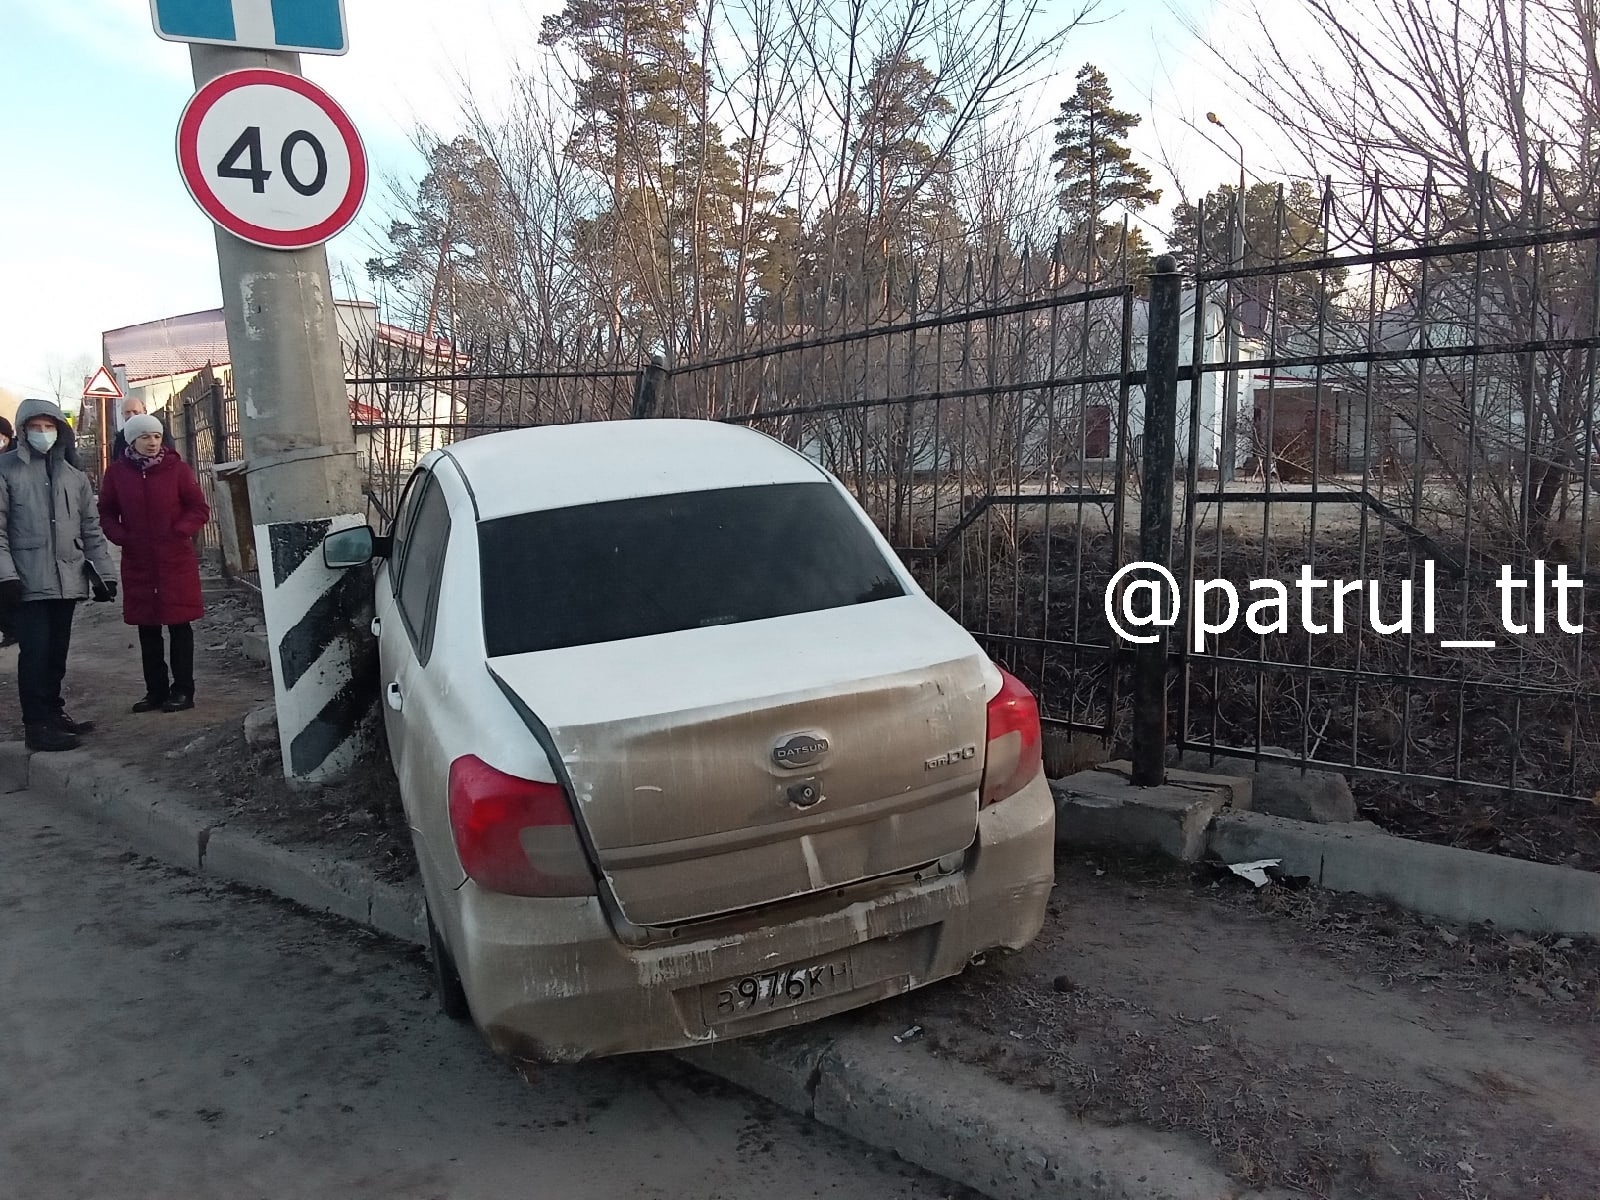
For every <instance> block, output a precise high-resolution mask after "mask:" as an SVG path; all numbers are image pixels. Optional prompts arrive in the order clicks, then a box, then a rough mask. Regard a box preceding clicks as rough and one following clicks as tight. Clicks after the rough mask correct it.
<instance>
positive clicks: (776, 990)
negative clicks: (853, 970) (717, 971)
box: [701, 955, 850, 1024]
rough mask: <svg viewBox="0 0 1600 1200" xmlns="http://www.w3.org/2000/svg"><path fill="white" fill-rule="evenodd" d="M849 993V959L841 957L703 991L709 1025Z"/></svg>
mask: <svg viewBox="0 0 1600 1200" xmlns="http://www.w3.org/2000/svg"><path fill="white" fill-rule="evenodd" d="M849 990H850V957H849V955H840V956H839V957H837V958H830V959H825V960H824V961H822V962H814V963H806V964H804V965H802V966H797V967H780V968H778V969H777V970H775V971H763V972H761V973H759V974H755V975H742V976H740V977H739V978H737V979H728V980H724V981H723V982H722V983H713V984H710V985H708V986H707V987H706V988H705V989H704V990H703V991H702V992H701V1006H702V1008H703V1009H704V1012H705V1018H706V1023H707V1024H712V1023H714V1022H717V1021H733V1020H737V1019H738V1018H740V1017H744V1016H754V1015H756V1014H757V1013H763V1012H770V1011H771V1010H773V1009H778V1008H792V1007H793V1006H794V1005H797V1004H805V1003H806V1002H807V1001H810V1000H816V999H820V998H821V997H823V996H831V995H834V994H835V993H838V992H847V991H849Z"/></svg>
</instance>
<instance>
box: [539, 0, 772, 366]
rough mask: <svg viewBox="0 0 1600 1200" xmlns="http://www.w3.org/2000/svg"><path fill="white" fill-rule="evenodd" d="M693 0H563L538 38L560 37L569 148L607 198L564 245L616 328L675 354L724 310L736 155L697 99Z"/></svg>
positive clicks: (721, 319) (554, 42)
mask: <svg viewBox="0 0 1600 1200" xmlns="http://www.w3.org/2000/svg"><path fill="white" fill-rule="evenodd" d="M695 15H696V5H695V3H694V0H649V2H648V3H647V2H645V0H604V2H601V0H568V2H567V4H566V7H565V8H564V9H563V10H562V11H561V12H560V13H559V14H556V15H554V16H549V17H546V18H545V19H544V23H543V26H542V29H541V33H540V41H541V42H543V43H544V44H546V45H548V46H553V47H563V48H567V49H570V50H572V51H573V52H574V53H575V54H576V55H577V58H578V60H579V63H580V64H581V68H582V72H581V75H580V78H579V80H578V84H577V87H576V89H575V92H574V95H573V108H574V111H575V114H576V116H577V123H576V126H575V129H574V133H573V136H572V138H571V141H570V143H569V153H570V154H571V155H572V157H573V158H574V159H575V160H576V161H578V162H580V163H582V164H583V165H584V166H585V167H587V168H589V169H590V170H591V171H593V172H594V173H595V174H596V175H597V176H599V177H600V179H601V180H603V181H604V184H603V186H604V190H605V193H606V200H605V202H604V203H603V204H602V205H601V206H600V208H599V209H598V210H597V211H595V212H593V213H592V214H590V215H589V216H587V217H586V218H585V219H583V220H580V221H578V222H576V223H575V225H574V229H573V240H574V253H575V257H576V259H577V260H578V262H579V263H580V264H582V265H583V266H584V267H586V269H587V270H588V271H589V272H590V274H591V277H592V279H593V280H594V282H595V286H596V289H597V291H598V292H599V293H601V294H602V295H603V296H604V298H605V299H604V303H605V305H606V307H607V309H608V310H609V318H608V323H609V325H610V328H611V336H612V339H613V340H614V341H617V342H620V341H622V340H624V329H625V328H626V329H627V330H628V332H630V333H634V334H636V336H640V337H642V338H643V339H644V340H646V341H649V342H657V343H660V344H664V345H665V346H667V347H669V348H670V349H671V350H673V351H674V352H675V353H678V354H689V355H693V354H697V353H701V352H703V351H704V348H705V340H706V338H707V336H708V333H709V331H710V330H711V329H713V328H714V327H716V326H718V325H722V324H726V323H727V322H728V321H729V320H732V319H735V317H734V314H732V313H731V312H730V311H729V310H730V308H731V306H732V304H733V299H732V297H733V294H734V287H733V284H732V279H731V271H730V270H729V268H728V265H727V264H728V258H729V255H728V253H727V251H728V240H729V237H730V236H731V233H732V230H733V226H734V220H733V212H734V210H735V208H736V207H737V205H738V204H739V203H740V201H741V197H740V195H739V184H740V179H739V175H740V172H739V164H738V162H737V161H736V160H735V159H734V157H733V155H732V153H731V152H730V151H729V149H728V148H727V146H726V144H725V142H724V139H723V135H722V131H721V129H720V128H719V127H718V126H717V124H716V122H715V121H714V120H713V119H712V118H711V116H710V114H709V113H708V112H707V111H706V104H707V73H706V69H705V66H704V64H703V63H702V62H700V61H699V59H698V58H697V57H696V54H695V52H694V51H693V49H692V48H691V45H690V39H689V25H690V22H691V21H692V20H693V19H694V17H695Z"/></svg>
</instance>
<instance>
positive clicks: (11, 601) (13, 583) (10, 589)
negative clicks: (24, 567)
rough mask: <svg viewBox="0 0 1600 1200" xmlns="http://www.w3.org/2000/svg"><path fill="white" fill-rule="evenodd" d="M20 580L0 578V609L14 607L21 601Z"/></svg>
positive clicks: (21, 589)
mask: <svg viewBox="0 0 1600 1200" xmlns="http://www.w3.org/2000/svg"><path fill="white" fill-rule="evenodd" d="M22 592H23V588H22V580H20V579H0V609H7V608H15V607H16V606H17V605H19V604H21V603H22Z"/></svg>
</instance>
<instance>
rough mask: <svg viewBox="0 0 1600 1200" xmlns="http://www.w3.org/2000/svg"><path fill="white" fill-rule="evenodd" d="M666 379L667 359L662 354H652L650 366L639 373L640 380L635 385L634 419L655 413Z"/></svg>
mask: <svg viewBox="0 0 1600 1200" xmlns="http://www.w3.org/2000/svg"><path fill="white" fill-rule="evenodd" d="M666 379H667V360H666V358H665V357H664V356H663V355H660V354H652V355H651V356H650V365H649V366H648V367H646V368H645V369H644V370H642V371H640V372H639V378H638V380H637V381H635V383H634V385H633V415H634V417H636V418H638V417H648V416H650V415H651V414H652V413H654V412H655V410H656V406H657V404H659V403H660V399H661V387H662V384H664V383H665V382H666Z"/></svg>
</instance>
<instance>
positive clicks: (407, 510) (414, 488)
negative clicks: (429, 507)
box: [389, 467, 428, 596]
mask: <svg viewBox="0 0 1600 1200" xmlns="http://www.w3.org/2000/svg"><path fill="white" fill-rule="evenodd" d="M427 480H428V472H426V471H424V470H423V469H422V468H421V467H418V468H417V469H416V470H415V471H413V472H412V473H411V478H410V479H408V480H406V486H405V490H403V491H402V492H401V493H400V503H399V504H398V505H396V506H395V510H394V520H393V521H391V522H390V523H389V536H390V538H391V539H392V541H391V542H390V548H389V585H390V586H391V587H392V588H393V589H394V593H395V595H397V596H398V595H399V594H400V572H401V568H402V567H403V566H404V565H405V549H406V545H407V544H408V542H409V541H410V534H411V520H412V518H413V517H415V516H416V513H417V499H418V497H420V496H421V495H422V485H423V484H424V483H426V482H427Z"/></svg>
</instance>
